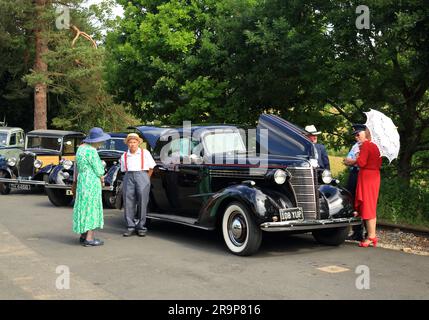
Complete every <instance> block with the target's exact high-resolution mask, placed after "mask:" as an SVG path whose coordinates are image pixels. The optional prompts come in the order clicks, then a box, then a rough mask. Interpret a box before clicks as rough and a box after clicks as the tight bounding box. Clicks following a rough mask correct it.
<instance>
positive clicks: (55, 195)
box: [43, 175, 73, 207]
mask: <svg viewBox="0 0 429 320" xmlns="http://www.w3.org/2000/svg"><path fill="white" fill-rule="evenodd" d="M43 181H45V182H49V176H48V175H45V176H43ZM45 191H46V194H47V195H48V198H49V201H51V203H52V204H53V205H54V206H56V207H66V206H69V205H70V204H71V203H72V201H73V197H72V196H69V195H67V194H66V190H63V189H53V188H45Z"/></svg>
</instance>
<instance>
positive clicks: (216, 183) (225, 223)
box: [117, 115, 360, 255]
mask: <svg viewBox="0 0 429 320" xmlns="http://www.w3.org/2000/svg"><path fill="white" fill-rule="evenodd" d="M135 129H136V131H137V132H138V133H140V134H141V136H142V137H143V138H144V139H145V140H146V141H147V143H148V148H149V149H150V151H151V152H152V155H153V157H154V159H155V161H156V163H157V166H156V167H155V169H154V172H153V175H152V179H151V183H152V187H151V194H150V201H149V209H148V219H149V220H163V221H169V222H175V223H180V224H184V225H188V226H192V227H196V228H200V229H206V230H213V229H220V230H222V234H223V238H224V241H225V243H226V245H227V247H228V249H229V250H230V251H231V252H233V253H234V254H237V255H251V254H253V253H255V252H256V251H257V250H258V248H259V246H260V244H261V241H262V235H263V232H276V231H284V232H298V233H300V232H312V233H313V235H314V237H315V239H316V240H317V241H319V242H320V243H323V244H327V245H339V244H341V243H343V242H344V240H345V238H346V236H347V233H348V227H349V226H350V225H353V224H358V223H360V219H358V218H354V217H353V207H352V203H351V196H350V194H349V192H348V191H346V190H345V189H343V188H342V187H340V186H338V185H337V181H336V180H333V179H332V177H331V175H330V172H329V171H326V170H325V171H321V170H318V168H317V160H316V159H317V157H316V151H315V148H314V146H313V144H312V143H311V142H310V141H309V140H308V139H307V138H306V137H305V136H304V134H303V131H302V130H301V129H300V128H298V127H296V126H294V125H293V124H291V123H289V122H287V121H285V120H283V119H282V118H279V117H276V116H273V115H262V116H261V117H260V119H259V124H258V127H257V128H256V130H255V131H254V132H253V133H255V140H256V142H255V143H254V145H253V148H250V147H249V144H248V145H247V146H246V143H245V140H246V138H245V139H243V137H249V136H250V134H248V133H247V134H243V131H242V130H239V128H238V127H236V126H234V125H213V126H192V127H188V128H186V127H184V128H164V127H153V126H141V127H136V128H135ZM248 132H249V131H248ZM247 140H248V139H247ZM250 145H252V144H251V143H250ZM250 149H254V150H255V153H254V154H252V152H249V150H250ZM121 193H122V188H121V186H119V190H118V197H117V208H121V206H122V203H121V199H122V195H121Z"/></svg>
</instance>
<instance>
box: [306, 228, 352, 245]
mask: <svg viewBox="0 0 429 320" xmlns="http://www.w3.org/2000/svg"><path fill="white" fill-rule="evenodd" d="M348 233H349V228H348V227H341V228H332V229H322V230H316V231H313V237H314V239H316V241H317V242H319V243H321V244H325V245H328V246H339V245H340V244H343V243H344V241H346V238H347V235H348Z"/></svg>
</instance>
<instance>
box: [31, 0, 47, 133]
mask: <svg viewBox="0 0 429 320" xmlns="http://www.w3.org/2000/svg"><path fill="white" fill-rule="evenodd" d="M45 4H46V0H36V15H37V21H36V29H35V40H36V58H35V63H34V71H35V72H37V73H39V74H46V72H47V71H48V65H47V64H46V63H45V62H44V61H43V59H42V56H43V54H44V53H46V52H47V51H48V46H47V43H46V39H45V38H44V34H43V31H44V25H45V24H44V21H43V18H42V12H43V10H44V9H45ZM47 91H48V89H47V85H46V83H44V82H39V83H37V84H36V85H35V87H34V129H47V110H48V103H47Z"/></svg>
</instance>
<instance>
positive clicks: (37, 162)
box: [33, 159, 43, 169]
mask: <svg viewBox="0 0 429 320" xmlns="http://www.w3.org/2000/svg"><path fill="white" fill-rule="evenodd" d="M33 164H34V167H35V168H36V169H40V168H41V167H42V166H43V161H42V160H39V159H36V160H34V163H33Z"/></svg>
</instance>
